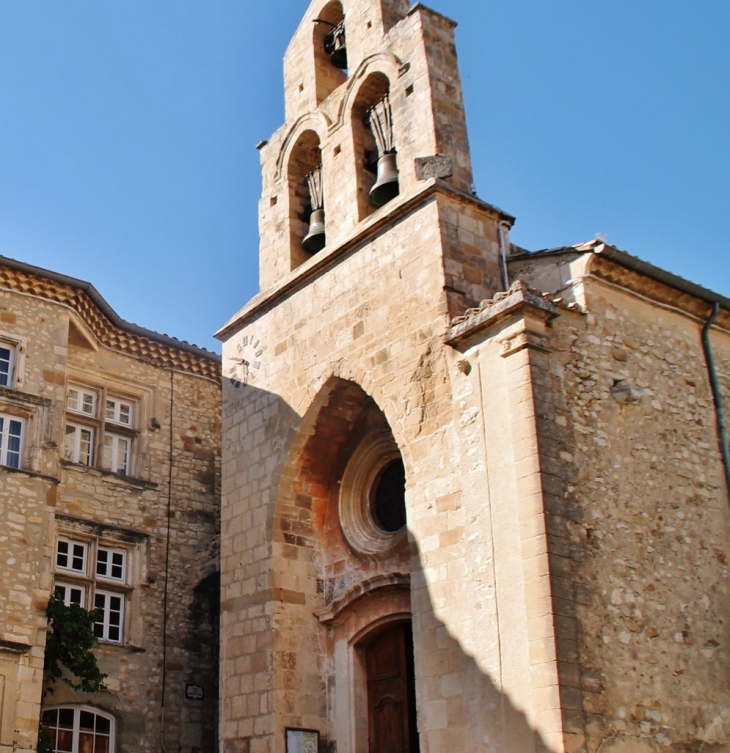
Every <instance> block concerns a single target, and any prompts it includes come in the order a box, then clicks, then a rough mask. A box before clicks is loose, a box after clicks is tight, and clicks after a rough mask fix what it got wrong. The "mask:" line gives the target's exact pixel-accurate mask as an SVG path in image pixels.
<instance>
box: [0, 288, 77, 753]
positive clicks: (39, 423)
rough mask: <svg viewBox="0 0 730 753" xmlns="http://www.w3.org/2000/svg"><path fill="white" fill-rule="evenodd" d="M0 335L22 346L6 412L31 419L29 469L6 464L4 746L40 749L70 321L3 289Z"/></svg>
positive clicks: (0, 730)
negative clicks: (56, 474) (57, 466)
mask: <svg viewBox="0 0 730 753" xmlns="http://www.w3.org/2000/svg"><path fill="white" fill-rule="evenodd" d="M0 337H3V338H7V340H8V341H10V342H14V343H16V344H17V350H16V353H15V357H16V376H17V377H18V379H17V381H16V386H17V389H16V388H4V387H0V412H2V413H5V414H11V415H16V416H18V417H19V418H21V419H23V420H25V456H26V459H27V462H26V463H25V469H26V470H14V469H6V468H3V467H0V520H2V524H3V528H2V533H0V549H1V550H2V560H1V564H0V686H2V687H0V751H3V753H5V751H11V750H12V751H30V750H34V749H35V739H36V734H37V731H38V717H39V712H40V703H41V683H42V673H43V650H44V646H45V624H46V621H45V612H44V610H45V605H46V601H47V599H48V593H49V590H50V588H51V559H52V553H53V552H52V543H51V542H52V538H53V536H52V532H53V510H54V507H55V505H56V493H57V480H56V479H55V478H54V477H53V476H54V471H55V457H56V451H55V445H54V444H53V442H54V441H56V440H57V438H58V436H59V434H60V412H61V406H62V405H63V399H64V373H65V364H66V350H67V349H66V346H67V341H68V335H67V322H66V321H65V320H64V317H59V316H58V307H57V306H55V305H54V304H52V303H49V302H44V301H37V300H35V299H33V298H30V297H27V296H21V295H17V294H12V293H8V292H6V291H0Z"/></svg>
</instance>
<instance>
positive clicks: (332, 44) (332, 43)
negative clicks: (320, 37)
mask: <svg viewBox="0 0 730 753" xmlns="http://www.w3.org/2000/svg"><path fill="white" fill-rule="evenodd" d="M324 49H325V52H327V54H328V55H329V56H330V61H331V63H332V65H334V66H335V68H340V69H341V70H343V71H344V70H347V42H346V40H345V23H344V21H343V22H342V23H339V24H337V26H335V27H334V28H333V29H332V31H331V32H329V34H327V36H326V37H325V38H324Z"/></svg>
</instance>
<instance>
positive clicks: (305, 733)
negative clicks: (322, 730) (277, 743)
mask: <svg viewBox="0 0 730 753" xmlns="http://www.w3.org/2000/svg"><path fill="white" fill-rule="evenodd" d="M285 732H286V753H319V732H317V730H314V729H294V728H293V727H287V728H286V730H285Z"/></svg>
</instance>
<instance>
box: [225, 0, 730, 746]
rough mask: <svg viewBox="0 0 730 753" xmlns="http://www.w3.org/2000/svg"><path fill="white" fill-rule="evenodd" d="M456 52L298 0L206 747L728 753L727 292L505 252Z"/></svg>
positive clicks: (266, 169)
mask: <svg viewBox="0 0 730 753" xmlns="http://www.w3.org/2000/svg"><path fill="white" fill-rule="evenodd" d="M453 29H454V23H453V22H451V21H450V20H448V19H446V18H444V17H443V16H442V15H440V14H439V13H437V12H435V11H433V10H430V9H429V8H427V7H425V6H424V5H421V4H420V3H418V4H416V5H414V6H412V7H411V6H409V4H408V2H407V0H342V2H337V1H336V0H335V1H333V2H328V1H327V0H314V2H312V3H311V4H310V6H309V8H308V10H307V11H306V13H305V15H304V18H303V20H302V22H301V24H300V26H299V28H298V30H297V32H296V34H295V35H294V38H293V40H292V42H291V44H290V46H289V48H288V50H287V53H286V57H285V60H284V83H285V87H284V97H285V102H286V108H285V112H286V123H285V125H284V126H282V128H281V129H280V130H278V131H277V132H276V133H275V134H274V135H273V136H272V137H271V139H270V141H269V142H267V143H263V144H262V145H261V160H262V167H263V190H262V197H261V203H260V234H261V249H260V283H261V286H260V287H261V291H260V293H259V294H258V295H257V296H256V297H255V298H254V299H253V300H251V301H250V302H249V303H248V304H247V305H246V306H245V307H244V308H243V309H242V310H241V311H239V312H238V313H237V314H236V315H235V316H233V318H232V319H231V320H230V321H229V322H228V323H227V324H226V325H225V326H224V327H223V328H222V329H221V330H220V332H219V333H218V337H219V338H220V339H221V340H222V342H223V375H224V383H223V426H222V428H223V457H222V463H223V465H222V487H223V497H222V535H221V581H222V585H221V589H222V594H221V598H222V601H221V607H222V611H221V665H220V667H221V685H220V689H221V727H220V730H221V743H222V747H221V749H222V751H224V753H284V751H287V753H289V751H297V752H298V751H303V750H306V751H315V750H317V747H318V746H319V750H320V751H329V752H330V753H334V751H337V753H405V752H406V751H407V752H408V753H413V752H414V751H419V750H420V751H422V752H423V753H452V752H453V751H485V752H486V751H488V752H489V753H502V752H505V753H507V752H508V753H536V752H537V751H551V752H552V753H562V752H563V751H566V752H567V751H571V752H572V751H591V753H592V752H593V751H599V750H600V751H601V753H651V752H654V751H673V753H680V751H682V752H683V753H685V752H687V751H713V752H714V753H719V752H720V751H728V750H730V718H728V713H729V712H728V709H730V688H729V687H728V685H729V678H730V656H729V655H728V651H727V647H728V638H729V637H730V636H729V635H728V624H729V621H730V605H729V602H728V591H727V588H728V557H729V556H730V545H729V544H728V540H729V539H728V532H729V531H730V507H729V506H728V486H727V480H728V468H727V467H726V466H723V459H722V454H721V452H720V443H719V441H718V416H717V413H716V405H715V402H714V401H713V396H712V392H711V389H710V383H711V377H710V371H711V370H708V366H707V362H706V358H705V354H704V352H703V345H702V333H703V330H705V331H706V332H707V333H708V338H709V344H710V346H711V350H712V353H713V355H714V363H715V366H716V373H717V374H718V375H719V376H718V377H717V379H718V380H719V388H720V389H721V390H723V391H724V392H725V395H726V397H727V393H728V388H729V387H730V382H729V380H730V337H728V333H729V332H730V301H728V300H727V299H725V298H722V297H720V296H718V295H716V294H714V293H711V292H710V291H707V290H704V289H702V288H699V287H698V286H694V285H691V284H689V283H687V282H685V281H684V280H680V279H678V278H676V277H673V276H672V275H669V274H667V273H665V272H662V271H661V270H658V269H656V268H654V267H651V266H650V265H648V264H645V263H642V262H640V261H639V260H637V259H635V258H634V257H631V256H628V255H627V254H624V253H622V252H620V251H618V250H616V249H613V248H610V247H608V246H606V245H605V244H602V243H600V242H595V243H588V244H585V245H581V246H577V247H570V248H562V249H555V250H551V251H545V252H539V253H527V252H524V251H523V250H521V249H519V248H515V247H513V246H512V245H511V244H510V241H509V232H510V229H511V227H512V225H513V223H514V218H513V217H511V216H510V215H509V214H507V213H505V212H503V211H501V210H499V209H497V208H496V207H495V206H492V205H490V204H487V203H485V202H484V201H482V200H480V199H479V198H477V197H476V196H475V195H474V194H473V193H472V174H471V165H470V156H469V147H468V141H467V135H466V126H465V119H464V110H463V101H462V94H461V85H460V80H459V74H458V69H457V61H456V53H455V47H454V36H453ZM715 314H716V316H715ZM711 317H714V319H712V321H710V319H711Z"/></svg>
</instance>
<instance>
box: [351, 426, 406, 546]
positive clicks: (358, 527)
mask: <svg viewBox="0 0 730 753" xmlns="http://www.w3.org/2000/svg"><path fill="white" fill-rule="evenodd" d="M400 457H401V454H400V451H399V450H398V446H397V445H396V443H395V440H394V439H393V435H392V433H391V431H390V430H389V429H388V428H382V429H376V430H375V431H372V432H370V433H368V434H367V435H366V436H365V437H364V438H363V439H362V441H361V442H360V444H359V445H358V446H357V448H356V449H355V451H354V452H353V454H352V457H351V458H350V460H349V462H348V463H347V467H346V468H345V472H344V474H343V476H342V483H341V485H340V499H339V517H340V524H341V526H342V532H343V533H344V535H345V538H346V539H347V542H348V543H349V545H350V546H351V547H352V548H353V549H354V550H355V551H356V552H358V553H359V554H361V555H364V556H365V557H368V558H371V559H383V558H385V557H388V556H390V555H392V554H393V553H394V551H395V550H396V549H397V548H398V547H399V546H400V545H403V544H404V543H405V541H406V538H407V526H403V528H401V529H400V530H398V531H395V532H394V533H388V532H386V531H384V530H382V529H381V528H380V526H378V525H377V523H376V522H375V520H374V518H373V514H372V511H371V510H370V497H371V493H372V490H373V486H374V484H375V483H376V482H377V480H378V478H379V477H380V474H381V472H382V470H383V469H384V468H385V466H386V465H388V464H389V463H390V462H391V461H393V460H396V459H399V458H400Z"/></svg>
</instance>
